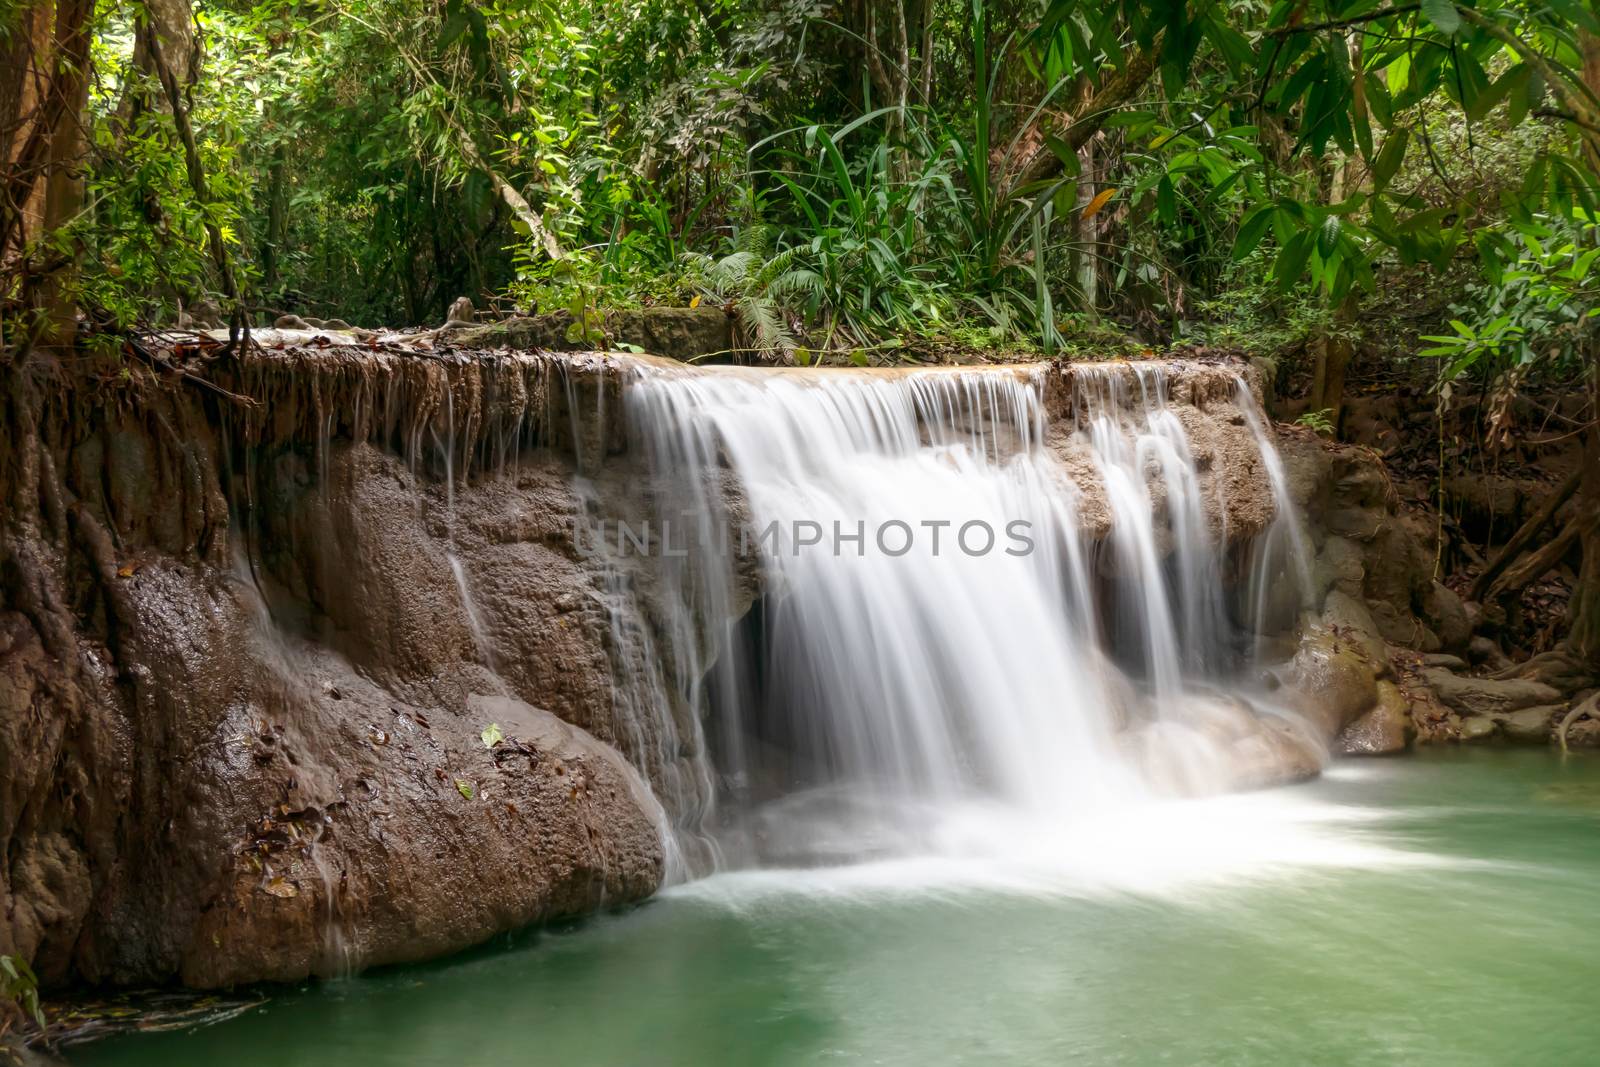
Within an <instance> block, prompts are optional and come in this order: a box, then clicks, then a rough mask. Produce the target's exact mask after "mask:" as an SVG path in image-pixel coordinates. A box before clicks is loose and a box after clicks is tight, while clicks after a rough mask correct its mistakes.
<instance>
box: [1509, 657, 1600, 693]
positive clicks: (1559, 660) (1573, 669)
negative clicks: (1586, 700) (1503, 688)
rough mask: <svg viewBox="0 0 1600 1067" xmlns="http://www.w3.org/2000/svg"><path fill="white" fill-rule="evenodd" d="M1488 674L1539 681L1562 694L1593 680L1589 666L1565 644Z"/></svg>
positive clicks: (1585, 685) (1591, 683)
mask: <svg viewBox="0 0 1600 1067" xmlns="http://www.w3.org/2000/svg"><path fill="white" fill-rule="evenodd" d="M1490 677H1491V678H1495V679H1500V680H1505V679H1519V680H1525V681H1531V682H1543V683H1544V684H1545V685H1548V686H1551V687H1552V688H1555V689H1559V690H1560V691H1561V692H1563V693H1576V692H1577V691H1579V690H1580V689H1587V688H1589V687H1590V686H1592V685H1594V684H1595V682H1596V678H1595V675H1594V671H1593V669H1592V668H1591V667H1590V666H1589V665H1588V664H1587V663H1585V662H1584V661H1583V660H1581V659H1579V658H1578V657H1577V656H1575V655H1573V654H1572V652H1570V651H1569V650H1568V649H1566V648H1565V647H1560V648H1553V649H1551V650H1550V651H1549V652H1541V653H1540V654H1539V655H1537V656H1534V657H1533V658H1532V659H1529V660H1526V661H1524V662H1522V663H1517V664H1513V665H1512V666H1510V667H1507V668H1506V669H1505V670H1503V671H1496V672H1495V673H1494V674H1492V675H1490Z"/></svg>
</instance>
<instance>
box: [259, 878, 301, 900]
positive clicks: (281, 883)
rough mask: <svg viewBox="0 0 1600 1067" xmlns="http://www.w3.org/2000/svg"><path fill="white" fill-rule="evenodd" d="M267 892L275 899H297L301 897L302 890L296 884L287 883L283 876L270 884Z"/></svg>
mask: <svg viewBox="0 0 1600 1067" xmlns="http://www.w3.org/2000/svg"><path fill="white" fill-rule="evenodd" d="M266 890H267V892H269V893H271V894H272V895H273V896H275V897H297V896H299V895H300V890H299V889H298V888H297V887H296V886H295V884H294V883H293V882H289V881H285V880H284V879H283V878H282V877H281V876H280V877H277V878H274V879H272V881H270V882H268V883H267V885H266Z"/></svg>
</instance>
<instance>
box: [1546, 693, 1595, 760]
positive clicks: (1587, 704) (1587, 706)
mask: <svg viewBox="0 0 1600 1067" xmlns="http://www.w3.org/2000/svg"><path fill="white" fill-rule="evenodd" d="M1597 711H1600V692H1595V693H1591V694H1590V695H1589V698H1588V699H1587V700H1584V701H1581V702H1580V703H1577V704H1574V705H1572V710H1571V711H1569V712H1567V714H1566V716H1565V717H1564V718H1563V719H1562V720H1561V725H1560V726H1557V727H1556V741H1557V743H1559V744H1560V745H1561V754H1562V755H1563V756H1564V755H1566V754H1567V730H1568V728H1569V727H1571V726H1572V724H1573V723H1575V722H1577V721H1578V720H1579V719H1581V718H1583V717H1584V716H1585V715H1594V714H1595V713H1596V712H1597Z"/></svg>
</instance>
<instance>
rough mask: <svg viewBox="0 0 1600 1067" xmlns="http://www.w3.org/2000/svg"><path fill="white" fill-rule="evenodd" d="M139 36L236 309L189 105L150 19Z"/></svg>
mask: <svg viewBox="0 0 1600 1067" xmlns="http://www.w3.org/2000/svg"><path fill="white" fill-rule="evenodd" d="M140 36H141V37H142V38H143V39H144V44H145V48H146V49H147V50H148V53H149V57H150V65H151V68H152V69H153V70H154V71H155V74H156V77H157V78H158V79H159V80H160V82H161V88H162V90H163V91H165V92H166V94H167V104H168V105H169V106H170V107H171V108H172V124H173V126H174V128H176V129H177V131H178V140H179V141H180V142H181V143H182V145H183V161H184V167H185V169H186V170H187V172H188V175H189V185H190V187H191V188H193V189H194V195H195V201H196V203H197V205H198V207H199V208H200V210H201V211H202V212H203V213H205V216H206V220H205V227H206V243H207V245H208V246H209V248H210V250H211V259H212V261H213V262H214V263H215V264H216V267H217V274H218V276H219V283H220V284H221V286H222V292H223V295H225V296H226V297H227V298H228V299H229V300H230V301H232V302H233V304H234V308H233V310H234V312H235V313H237V312H238V310H239V286H238V283H237V282H236V281H235V279H234V275H233V262H232V260H231V259H230V258H229V257H228V248H227V246H226V245H225V244H223V241H222V230H221V229H220V228H219V227H218V226H217V224H216V223H215V222H214V221H212V219H211V215H210V210H209V205H210V203H211V192H210V188H209V186H208V184H207V182H206V170H205V164H204V163H203V162H202V161H201V159H200V149H199V146H198V145H197V144H196V143H195V139H194V127H193V126H192V125H190V123H189V109H188V108H187V107H185V106H184V101H183V89H182V87H181V86H180V85H179V84H178V77H177V73H176V72H175V71H174V70H173V68H172V64H171V63H170V62H168V60H167V57H166V54H165V52H164V50H163V49H162V47H161V41H160V39H159V34H158V33H157V31H156V29H155V27H154V26H153V25H152V24H150V23H146V24H144V25H143V26H141V27H140Z"/></svg>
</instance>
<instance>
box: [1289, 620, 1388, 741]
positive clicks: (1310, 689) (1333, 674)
mask: <svg viewBox="0 0 1600 1067" xmlns="http://www.w3.org/2000/svg"><path fill="white" fill-rule="evenodd" d="M1290 672H1291V675H1292V679H1291V681H1290V684H1289V691H1290V693H1291V694H1292V696H1291V703H1292V706H1293V707H1294V708H1295V710H1296V711H1298V712H1300V714H1301V715H1303V716H1304V717H1305V718H1306V719H1307V721H1309V722H1310V723H1311V724H1312V725H1313V726H1314V728H1315V729H1316V730H1317V732H1318V733H1319V734H1320V736H1322V737H1323V738H1325V739H1328V740H1332V739H1333V738H1335V737H1337V736H1338V735H1339V733H1340V732H1341V731H1342V730H1343V729H1344V728H1345V727H1346V726H1347V725H1349V724H1350V723H1351V722H1352V721H1354V720H1355V719H1356V718H1358V717H1359V716H1361V715H1364V714H1365V713H1366V712H1367V711H1368V710H1369V709H1371V708H1372V707H1373V706H1374V705H1375V704H1377V703H1378V683H1377V673H1378V667H1377V665H1375V664H1374V663H1373V661H1372V660H1371V658H1370V657H1369V656H1368V655H1367V653H1366V651H1365V650H1364V649H1363V647H1362V645H1361V644H1360V643H1359V642H1357V641H1355V640H1352V639H1349V638H1342V637H1340V636H1338V635H1336V634H1334V633H1331V632H1329V631H1327V630H1312V631H1310V632H1309V633H1308V634H1307V635H1306V636H1305V637H1304V638H1303V639H1302V640H1301V642H1300V650H1299V651H1298V652H1296V653H1295V657H1294V661H1293V663H1292V664H1291V667H1290Z"/></svg>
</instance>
